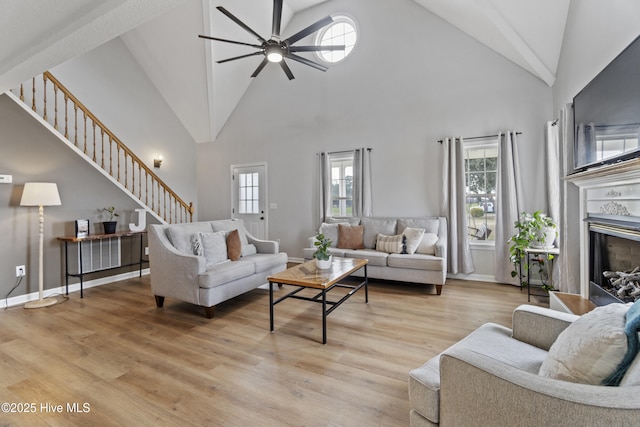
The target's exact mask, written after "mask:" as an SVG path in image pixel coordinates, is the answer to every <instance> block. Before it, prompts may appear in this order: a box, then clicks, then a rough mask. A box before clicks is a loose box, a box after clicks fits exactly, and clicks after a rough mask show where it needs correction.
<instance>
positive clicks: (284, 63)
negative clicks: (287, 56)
mask: <svg viewBox="0 0 640 427" xmlns="http://www.w3.org/2000/svg"><path fill="white" fill-rule="evenodd" d="M280 66H281V67H282V70H283V71H284V73H285V74H286V75H287V77H288V78H289V80H293V79H295V77H293V73H292V72H291V69H290V68H289V66H288V65H287V63H286V62H284V59H283V60H282V61H280Z"/></svg>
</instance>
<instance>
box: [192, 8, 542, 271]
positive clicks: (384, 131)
mask: <svg viewBox="0 0 640 427" xmlns="http://www.w3.org/2000/svg"><path fill="white" fill-rule="evenodd" d="M336 12H345V13H348V14H350V15H352V16H353V17H355V19H356V20H357V24H358V27H359V31H360V42H359V43H358V45H357V46H356V48H355V49H354V51H353V53H352V54H351V55H350V56H349V57H348V58H347V59H346V60H345V61H344V62H342V63H339V64H336V65H333V66H331V67H330V69H329V70H328V71H327V72H326V73H322V72H320V71H317V70H314V69H311V68H309V67H306V66H304V65H299V64H297V63H292V64H291V65H290V67H291V69H292V71H293V73H294V74H295V76H296V79H295V80H293V81H288V80H287V79H286V77H285V76H284V74H283V72H282V70H281V69H280V68H279V67H277V66H273V65H271V66H267V67H266V68H265V69H264V70H263V71H262V73H261V74H260V75H259V76H258V77H257V78H256V79H254V81H253V82H252V83H251V86H250V87H249V89H248V91H247V92H246V93H245V95H244V97H243V99H242V100H241V102H240V103H239V104H238V106H237V107H236V110H235V111H234V113H233V114H232V116H231V118H230V120H229V121H228V122H227V124H226V126H225V128H224V129H223V130H222V132H221V134H220V136H219V137H218V139H217V140H216V141H215V142H213V143H211V144H201V145H199V146H198V182H199V194H198V202H199V215H200V217H202V218H223V217H228V216H229V215H230V194H229V192H230V178H229V165H231V164H241V163H253V162H261V161H266V162H267V164H268V171H269V201H270V202H275V203H277V204H278V209H277V210H271V211H269V215H270V218H269V221H270V222H269V237H270V238H274V239H275V238H277V239H280V240H281V248H282V250H284V251H286V252H287V253H288V254H289V256H291V257H301V256H302V248H303V247H304V245H305V244H306V243H307V240H306V238H307V237H308V236H310V235H312V233H313V232H314V228H315V227H316V225H317V224H316V223H315V221H314V219H315V217H314V212H315V210H314V207H315V206H316V204H315V200H316V199H315V192H314V189H315V188H316V185H317V184H316V180H315V178H316V174H315V170H316V167H315V161H316V153H318V152H321V151H332V150H344V149H352V148H356V147H363V146H364V147H371V148H373V154H372V167H373V208H374V214H375V215H378V216H395V215H402V216H423V215H438V214H440V213H441V189H442V148H441V146H440V144H438V143H436V141H437V140H438V139H441V138H442V137H445V136H466V137H471V136H481V135H488V134H495V133H496V132H498V131H503V130H518V131H521V132H523V135H521V137H520V140H519V141H520V142H519V144H520V148H521V156H522V162H521V165H520V168H521V170H522V172H523V176H524V177H525V179H526V181H527V182H528V183H530V184H534V185H528V186H527V188H526V191H527V194H526V206H525V207H526V209H528V210H535V209H541V208H543V207H544V195H543V191H544V185H541V184H543V183H544V179H545V178H544V174H543V173H541V171H542V170H543V167H544V166H543V155H542V153H543V150H542V147H543V126H544V123H545V121H546V120H549V119H551V118H552V93H551V88H549V87H548V86H546V85H545V84H544V83H543V82H542V81H540V80H538V79H537V78H535V77H533V76H532V75H531V74H529V73H528V72H526V71H524V70H522V69H521V68H519V67H518V66H516V65H514V64H513V63H511V62H509V61H507V60H506V59H504V58H503V57H502V56H500V55H498V54H497V53H495V52H494V51H493V50H490V49H488V48H487V47H485V46H484V45H481V44H480V43H478V42H477V41H475V40H474V39H472V38H471V37H469V36H467V35H466V34H464V33H462V32H461V31H459V30H457V29H456V28H454V27H452V26H451V25H449V24H447V23H446V22H444V21H443V20H441V19H440V18H438V17H436V16H435V15H433V14H431V13H429V12H428V11H426V10H425V9H424V8H422V7H420V6H418V5H416V4H415V3H414V2H412V1H409V0H399V1H393V2H372V1H366V0H351V1H344V0H333V1H330V2H327V3H324V4H322V5H320V6H318V7H317V8H316V9H315V10H313V13H312V10H309V11H307V12H305V13H301V14H299V15H296V16H295V17H294V19H293V21H292V22H291V24H290V25H289V27H288V28H289V29H290V30H288V31H287V30H285V31H284V34H285V35H286V34H289V32H291V31H294V29H297V28H302V27H304V26H305V25H306V24H308V23H309V22H312V21H313V20H314V19H317V17H318V16H323V15H326V14H329V13H336ZM300 43H301V44H305V43H304V42H300ZM256 61H257V60H256ZM247 78H249V77H248V76H247ZM476 256H478V257H479V259H481V260H482V262H479V263H478V271H477V273H478V274H486V275H491V276H492V275H493V269H492V264H493V261H492V259H493V258H492V253H486V251H483V252H482V253H478V254H476ZM487 256H488V257H489V259H490V261H489V262H487V261H486V258H487ZM485 265H488V267H487V268H486V269H483V266H485Z"/></svg>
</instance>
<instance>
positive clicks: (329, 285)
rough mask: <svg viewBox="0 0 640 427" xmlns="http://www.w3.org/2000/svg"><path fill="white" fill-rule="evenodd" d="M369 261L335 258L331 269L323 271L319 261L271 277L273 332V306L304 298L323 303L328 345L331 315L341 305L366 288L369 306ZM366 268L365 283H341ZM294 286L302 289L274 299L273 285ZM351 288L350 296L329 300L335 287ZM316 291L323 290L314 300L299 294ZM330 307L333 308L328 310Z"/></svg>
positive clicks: (323, 342)
mask: <svg viewBox="0 0 640 427" xmlns="http://www.w3.org/2000/svg"><path fill="white" fill-rule="evenodd" d="M367 262H368V261H367V260H366V259H356V258H334V259H333V262H332V263H331V268H328V269H326V270H320V269H318V268H317V267H316V262H315V260H311V261H308V262H305V263H303V264H299V265H296V266H295V267H292V268H289V269H287V270H285V271H282V272H280V273H277V274H274V275H273V276H269V277H268V278H267V279H268V280H269V315H270V320H271V332H272V333H273V330H274V329H273V307H274V306H275V305H276V304H278V303H280V302H282V301H284V300H285V299H287V298H295V299H302V300H305V301H312V302H317V303H321V304H322V344H326V343H327V315H329V313H331V312H332V311H333V310H335V309H336V308H338V307H339V306H340V304H342V303H343V302H345V301H346V300H347V299H349V297H351V295H353V294H355V293H356V292H357V291H358V289H360V288H362V287H363V286H364V295H365V297H364V298H365V302H366V303H367V304H368V303H369V289H368V279H367ZM361 268H364V280H363V281H362V283H360V284H358V285H347V284H342V283H339V282H340V281H341V280H342V279H344V278H345V277H347V276H349V275H350V274H352V273H354V272H355V271H357V270H359V269H361ZM274 284H277V285H293V286H297V287H298V288H297V289H295V290H293V291H291V292H289V293H288V294H287V295H285V296H283V297H280V298H278V299H277V300H275V301H274V300H273V285H274ZM337 287H340V288H349V289H351V291H349V293H348V294H346V295H345V296H343V297H342V298H341V299H340V300H338V301H327V293H328V292H329V291H330V290H331V289H334V288H337ZM307 288H312V289H319V290H320V292H318V293H317V294H316V295H314V296H313V297H306V296H301V295H297V294H298V292H300V291H302V290H303V289H307ZM327 306H329V308H327Z"/></svg>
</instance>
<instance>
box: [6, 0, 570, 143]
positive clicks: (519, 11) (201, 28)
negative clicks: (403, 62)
mask: <svg viewBox="0 0 640 427" xmlns="http://www.w3.org/2000/svg"><path fill="white" fill-rule="evenodd" d="M326 1H327V0H284V8H283V23H282V34H284V35H290V34H293V32H295V31H298V30H299V29H300V28H292V29H289V28H287V24H288V23H289V22H290V21H291V18H292V17H293V16H294V15H295V14H296V13H298V12H301V11H303V10H307V9H310V8H313V7H315V6H317V5H319V4H320V3H325V2H326ZM413 1H415V2H416V3H417V4H419V5H420V6H422V7H424V8H425V9H427V10H429V11H430V12H432V13H433V14H435V15H437V16H439V17H440V18H442V19H443V20H445V21H447V22H449V23H450V24H451V25H453V26H455V27H457V28H458V29H460V30H461V31H463V32H465V33H467V34H468V35H470V36H471V37H474V38H475V39H476V40H478V41H479V42H480V43H483V44H484V45H486V46H488V47H489V48H491V49H493V50H495V51H496V52H498V53H499V54H501V55H503V56H504V57H505V58H507V59H509V60H510V61H512V62H514V63H515V64H517V65H518V66H520V67H522V68H523V69H525V70H527V71H528V72H530V73H531V74H533V75H534V76H536V77H537V78H539V79H541V80H542V81H544V82H545V83H546V84H547V85H549V86H552V85H553V84H554V81H555V76H556V70H557V66H558V60H559V56H560V50H561V47H562V39H563V35H564V27H565V23H566V20H567V14H568V11H569V3H570V0H536V1H531V0H413ZM218 5H222V6H224V7H225V8H227V9H229V10H230V11H232V13H233V14H234V15H236V16H238V17H240V18H241V19H242V20H243V21H244V22H245V23H247V24H248V25H249V26H251V27H252V28H253V29H254V30H256V31H257V32H258V33H260V34H263V35H264V36H265V37H268V36H269V35H270V32H271V28H270V26H271V8H272V2H271V1H270V0H244V1H242V2H238V1H233V0H218V1H216V0H46V1H43V0H2V1H0V9H1V10H0V12H1V13H0V40H2V43H1V44H0V93H2V92H5V91H6V90H8V89H10V88H11V87H13V86H15V85H16V84H18V83H20V82H22V81H25V80H27V79H29V78H31V77H33V76H34V75H38V74H40V73H41V72H42V71H44V70H47V69H52V68H54V67H55V66H56V65H59V64H61V63H63V62H65V61H67V60H69V59H71V58H73V57H75V56H77V55H80V54H82V53H84V52H87V51H89V50H91V49H94V48H95V47H97V46H99V45H101V44H103V43H105V42H107V41H109V40H111V39H113V38H116V37H118V36H122V40H123V42H124V43H125V44H126V45H127V47H128V48H129V50H130V51H131V52H132V54H133V55H134V57H135V58H136V60H137V61H138V63H139V64H140V66H141V67H142V68H143V69H144V70H145V72H146V73H147V75H148V76H149V78H150V79H151V80H152V81H153V83H154V84H155V85H156V87H157V88H158V90H159V91H160V93H161V94H162V96H163V97H164V98H165V100H166V101H167V103H168V104H169V105H170V106H171V108H172V109H173V110H174V112H175V113H176V115H177V116H178V117H179V118H180V120H181V121H182V123H183V124H184V126H185V127H186V129H187V130H188V131H189V132H190V133H191V135H192V137H193V139H194V140H195V141H196V142H207V141H212V140H215V138H216V136H217V134H218V133H219V132H220V130H221V129H222V127H223V126H224V123H225V122H226V120H227V118H228V117H229V115H230V114H231V113H232V112H233V108H234V107H235V105H236V104H237V102H238V101H239V99H240V98H241V97H242V95H243V93H244V92H245V90H246V89H247V87H248V86H249V85H250V83H251V79H250V78H249V77H248V76H249V75H250V74H251V73H252V72H253V69H255V66H256V64H255V63H254V62H251V61H249V62H247V61H234V62H232V63H227V64H224V66H221V65H218V64H215V61H216V60H218V59H222V58H226V57H229V56H235V55H238V54H242V53H243V52H242V51H241V52H238V49H237V46H235V45H226V44H223V43H213V42H209V41H204V40H202V39H199V38H197V35H198V34H209V35H216V36H218V37H223V38H230V39H235V40H243V41H247V42H252V43H253V42H255V41H254V40H251V39H250V38H249V39H247V33H245V32H244V31H243V30H242V29H241V28H240V27H238V26H237V25H236V24H234V23H233V22H231V21H230V20H229V19H228V18H226V17H225V16H223V15H222V14H220V13H219V12H218V11H217V10H216V9H215V6H218ZM335 12H341V11H339V10H336V11H335ZM321 17H322V16H318V17H317V19H319V18H321Z"/></svg>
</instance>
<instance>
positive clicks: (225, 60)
mask: <svg viewBox="0 0 640 427" xmlns="http://www.w3.org/2000/svg"><path fill="white" fill-rule="evenodd" d="M256 55H262V52H253V53H248V54H246V55H240V56H234V57H233V58H227V59H223V60H221V61H217V62H218V64H224V63H225V62H229V61H235V60H236V59H242V58H248V57H250V56H256Z"/></svg>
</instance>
